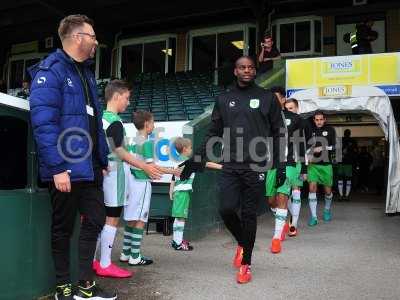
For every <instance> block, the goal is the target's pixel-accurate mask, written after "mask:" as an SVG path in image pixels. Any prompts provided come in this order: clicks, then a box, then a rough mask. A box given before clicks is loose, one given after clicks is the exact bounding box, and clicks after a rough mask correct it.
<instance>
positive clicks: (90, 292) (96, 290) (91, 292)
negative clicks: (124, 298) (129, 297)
mask: <svg viewBox="0 0 400 300" xmlns="http://www.w3.org/2000/svg"><path fill="white" fill-rule="evenodd" d="M74 299H75V300H86V299H92V300H115V299H117V294H116V293H108V292H106V291H103V290H102V289H101V288H100V287H98V286H97V285H96V282H94V281H93V282H92V284H91V285H90V286H89V287H84V286H82V285H81V284H79V285H78V291H77V293H76V294H75V295H74Z"/></svg>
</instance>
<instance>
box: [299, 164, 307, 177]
mask: <svg viewBox="0 0 400 300" xmlns="http://www.w3.org/2000/svg"><path fill="white" fill-rule="evenodd" d="M300 179H301V180H302V181H306V180H307V166H306V164H304V163H302V164H301V171H300Z"/></svg>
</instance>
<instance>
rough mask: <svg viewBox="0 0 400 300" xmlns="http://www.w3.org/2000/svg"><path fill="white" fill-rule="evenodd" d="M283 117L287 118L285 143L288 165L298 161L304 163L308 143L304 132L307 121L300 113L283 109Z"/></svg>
mask: <svg viewBox="0 0 400 300" xmlns="http://www.w3.org/2000/svg"><path fill="white" fill-rule="evenodd" d="M282 118H284V119H285V120H284V121H285V124H286V126H285V130H287V135H286V138H285V140H286V142H285V143H286V145H287V150H286V157H285V160H286V162H287V165H291V166H293V165H295V164H296V162H302V163H304V162H305V153H306V145H307V144H306V138H305V132H304V131H305V129H306V121H305V120H303V119H302V118H301V117H300V116H299V115H298V114H295V113H293V112H290V111H287V110H283V111H282ZM281 155H282V154H281Z"/></svg>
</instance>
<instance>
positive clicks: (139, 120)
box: [132, 110, 154, 130]
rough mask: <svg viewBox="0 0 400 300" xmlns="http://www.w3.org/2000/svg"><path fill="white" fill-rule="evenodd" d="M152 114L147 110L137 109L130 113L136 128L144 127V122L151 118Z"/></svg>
mask: <svg viewBox="0 0 400 300" xmlns="http://www.w3.org/2000/svg"><path fill="white" fill-rule="evenodd" d="M153 119H154V117H153V114H152V113H151V112H149V111H144V110H138V111H135V112H134V113H133V114H132V122H133V124H134V125H135V127H136V129H137V130H141V129H143V128H144V123H145V122H149V121H151V120H153Z"/></svg>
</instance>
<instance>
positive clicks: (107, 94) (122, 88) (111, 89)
mask: <svg viewBox="0 0 400 300" xmlns="http://www.w3.org/2000/svg"><path fill="white" fill-rule="evenodd" d="M129 90H130V86H129V84H128V83H127V82H126V81H125V80H119V79H114V80H111V81H110V82H109V83H107V86H106V88H105V90H104V101H105V102H108V101H110V100H111V99H112V97H113V96H114V94H115V93H119V94H122V93H125V92H126V91H129Z"/></svg>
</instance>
